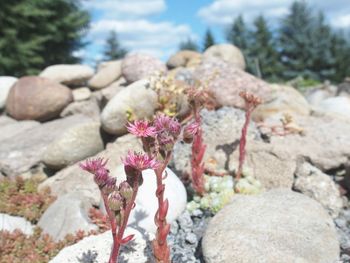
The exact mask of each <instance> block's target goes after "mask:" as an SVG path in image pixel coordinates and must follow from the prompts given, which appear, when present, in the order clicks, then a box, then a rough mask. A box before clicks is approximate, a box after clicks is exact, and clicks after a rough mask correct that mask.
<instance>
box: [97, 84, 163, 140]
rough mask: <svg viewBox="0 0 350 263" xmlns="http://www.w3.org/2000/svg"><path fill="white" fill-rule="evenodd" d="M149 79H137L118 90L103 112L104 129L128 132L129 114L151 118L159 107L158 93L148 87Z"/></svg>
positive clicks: (117, 132)
mask: <svg viewBox="0 0 350 263" xmlns="http://www.w3.org/2000/svg"><path fill="white" fill-rule="evenodd" d="M147 85H148V81H147V80H140V81H137V82H135V83H133V84H131V85H129V86H127V87H126V88H124V89H122V90H121V91H120V92H118V93H117V94H116V95H115V96H114V97H113V98H112V99H111V100H110V101H109V102H108V104H107V105H106V107H105V108H104V109H103V111H102V114H101V122H102V127H103V129H104V130H105V131H106V132H108V133H111V134H116V135H122V134H124V133H126V131H127V130H126V127H125V125H126V124H127V121H128V114H131V115H132V116H133V117H134V118H136V119H143V118H150V117H152V116H153V114H154V110H155V108H156V107H157V94H156V92H155V91H153V90H152V89H151V88H148V87H147Z"/></svg>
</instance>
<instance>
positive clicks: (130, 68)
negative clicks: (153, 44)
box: [122, 53, 167, 83]
mask: <svg viewBox="0 0 350 263" xmlns="http://www.w3.org/2000/svg"><path fill="white" fill-rule="evenodd" d="M166 70H167V69H166V66H165V64H164V63H163V62H162V61H161V60H159V59H157V58H154V57H152V56H149V55H146V54H140V53H134V54H129V55H127V56H126V57H125V58H124V59H123V63H122V74H123V76H124V78H125V79H126V80H127V82H129V83H131V82H135V81H138V80H140V79H144V78H147V77H150V76H151V75H152V74H154V73H156V72H166Z"/></svg>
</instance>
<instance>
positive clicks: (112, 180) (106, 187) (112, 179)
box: [102, 177, 117, 194]
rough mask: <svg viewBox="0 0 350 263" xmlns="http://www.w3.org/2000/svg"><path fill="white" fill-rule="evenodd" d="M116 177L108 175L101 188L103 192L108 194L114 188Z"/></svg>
mask: <svg viewBox="0 0 350 263" xmlns="http://www.w3.org/2000/svg"><path fill="white" fill-rule="evenodd" d="M116 183H117V179H116V178H115V177H108V178H107V180H106V182H105V184H104V186H103V188H102V190H103V192H104V193H105V194H110V193H112V192H113V191H114V190H116V187H117V186H116Z"/></svg>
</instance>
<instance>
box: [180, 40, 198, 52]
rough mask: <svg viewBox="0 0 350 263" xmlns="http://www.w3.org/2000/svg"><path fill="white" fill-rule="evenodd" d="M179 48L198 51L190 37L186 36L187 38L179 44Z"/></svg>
mask: <svg viewBox="0 0 350 263" xmlns="http://www.w3.org/2000/svg"><path fill="white" fill-rule="evenodd" d="M179 50H193V51H198V45H197V43H196V42H194V41H193V40H192V39H191V38H187V40H185V41H183V42H181V43H180V44H179Z"/></svg>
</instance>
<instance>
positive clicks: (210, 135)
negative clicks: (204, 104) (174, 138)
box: [172, 107, 258, 173]
mask: <svg viewBox="0 0 350 263" xmlns="http://www.w3.org/2000/svg"><path fill="white" fill-rule="evenodd" d="M201 116H202V128H203V139H204V143H205V144H206V145H207V148H206V153H205V156H204V161H205V162H206V163H207V165H208V166H210V167H209V168H211V169H214V170H221V169H226V170H228V169H229V160H230V158H229V156H230V155H231V154H232V153H233V152H234V151H235V149H236V148H237V147H238V144H239V138H240V137H241V129H242V126H243V123H244V112H243V111H241V110H238V109H234V108H229V107H223V108H221V109H219V110H217V111H208V110H202V111H201ZM257 136H258V132H257V129H256V127H255V125H254V124H251V125H250V126H249V130H248V141H249V140H252V139H254V138H255V137H257ZM190 154H191V146H190V145H189V144H184V143H183V142H178V143H176V145H175V148H174V158H173V161H172V162H173V165H174V167H175V169H176V170H177V171H180V172H181V173H186V172H189V171H190Z"/></svg>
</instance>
